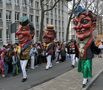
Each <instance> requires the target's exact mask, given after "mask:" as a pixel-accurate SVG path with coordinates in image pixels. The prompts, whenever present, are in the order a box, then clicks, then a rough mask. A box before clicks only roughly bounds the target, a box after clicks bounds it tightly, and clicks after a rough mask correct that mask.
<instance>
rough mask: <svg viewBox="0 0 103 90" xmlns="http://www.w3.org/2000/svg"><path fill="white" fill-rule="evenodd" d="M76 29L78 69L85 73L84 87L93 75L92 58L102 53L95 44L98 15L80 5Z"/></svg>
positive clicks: (75, 22)
mask: <svg viewBox="0 0 103 90" xmlns="http://www.w3.org/2000/svg"><path fill="white" fill-rule="evenodd" d="M73 23H74V25H75V26H74V29H75V30H76V37H77V40H78V41H77V42H78V43H77V45H78V51H79V52H78V53H79V61H78V71H79V72H82V73H83V83H82V84H83V85H82V87H83V88H84V87H85V86H86V84H87V82H88V79H89V78H91V77H92V58H93V56H94V53H95V54H99V53H100V49H98V47H96V46H95V43H94V40H93V31H94V29H95V27H96V15H95V14H93V13H92V11H90V10H86V9H85V8H82V7H81V6H78V7H77V8H76V9H75V12H74V19H73Z"/></svg>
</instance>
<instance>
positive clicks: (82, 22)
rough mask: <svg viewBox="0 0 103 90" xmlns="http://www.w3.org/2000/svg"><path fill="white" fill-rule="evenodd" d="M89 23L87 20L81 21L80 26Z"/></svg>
mask: <svg viewBox="0 0 103 90" xmlns="http://www.w3.org/2000/svg"><path fill="white" fill-rule="evenodd" d="M88 22H89V20H87V19H82V20H81V24H87V23H88Z"/></svg>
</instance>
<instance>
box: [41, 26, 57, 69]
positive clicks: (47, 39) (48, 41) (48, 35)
mask: <svg viewBox="0 0 103 90" xmlns="http://www.w3.org/2000/svg"><path fill="white" fill-rule="evenodd" d="M55 37H56V32H55V31H54V26H53V25H48V26H47V28H46V30H45V31H44V33H43V41H44V47H45V52H46V59H47V65H46V70H48V69H49V68H50V67H52V55H53V50H54V42H53V41H54V39H55Z"/></svg>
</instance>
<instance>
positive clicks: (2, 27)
mask: <svg viewBox="0 0 103 90" xmlns="http://www.w3.org/2000/svg"><path fill="white" fill-rule="evenodd" d="M47 1H48V0H45V2H47ZM50 1H51V2H49V4H47V5H46V8H50V7H51V5H52V4H54V0H50ZM67 12H68V8H67V7H66V6H65V5H63V2H60V3H58V4H57V5H56V7H55V8H54V9H53V10H51V11H48V12H46V13H45V18H44V27H45V26H46V25H47V24H53V25H54V26H55V30H56V32H57V38H56V40H60V41H65V39H66V38H65V37H66V28H67V21H68V14H67ZM40 14H41V11H40V1H39V0H0V43H1V44H2V45H5V44H7V43H15V40H16V37H15V32H13V33H11V24H15V25H16V26H17V27H18V21H19V17H20V16H24V15H27V16H28V17H29V19H30V21H31V22H32V23H33V24H34V27H35V37H34V42H36V41H38V38H39V36H40V35H39V33H40V18H41V17H40ZM14 31H16V30H14Z"/></svg>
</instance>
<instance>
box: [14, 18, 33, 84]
mask: <svg viewBox="0 0 103 90" xmlns="http://www.w3.org/2000/svg"><path fill="white" fill-rule="evenodd" d="M16 36H17V38H18V39H19V45H20V48H21V49H20V50H21V52H20V65H21V69H22V74H23V79H22V82H25V81H26V80H27V72H26V66H27V63H28V60H29V59H30V56H29V54H30V50H31V44H32V39H33V37H34V27H33V25H32V24H31V23H30V22H29V19H28V17H27V16H23V17H21V18H20V21H19V28H18V31H17V32H16Z"/></svg>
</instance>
